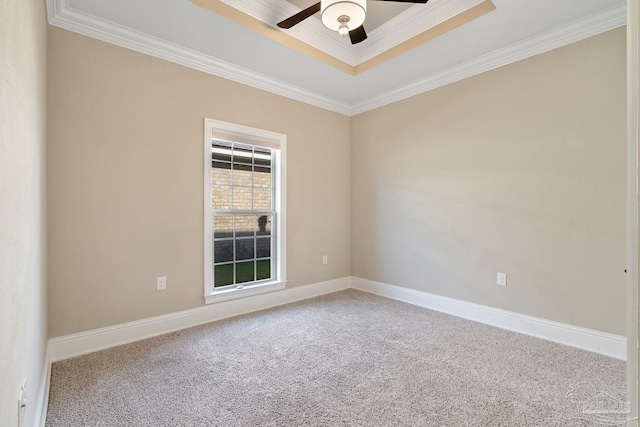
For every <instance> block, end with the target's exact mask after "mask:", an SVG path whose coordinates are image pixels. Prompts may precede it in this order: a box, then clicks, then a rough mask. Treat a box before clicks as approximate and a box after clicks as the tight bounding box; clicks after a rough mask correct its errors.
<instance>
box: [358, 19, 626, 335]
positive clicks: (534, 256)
mask: <svg viewBox="0 0 640 427" xmlns="http://www.w3.org/2000/svg"><path fill="white" fill-rule="evenodd" d="M625 55H626V51H625V30H624V28H621V29H618V30H614V31H610V32H607V33H605V34H602V35H599V36H596V37H593V38H590V39H587V40H584V41H581V42H579V43H575V44H572V45H570V46H567V47H564V48H561V49H557V50H554V51H551V52H548V53H545V54H542V55H539V56H536V57H533V58H530V59H527V60H524V61H521V62H518V63H515V64H512V65H509V66H506V67H503V68H500V69H497V70H494V71H491V72H488V73H484V74H481V75H479V76H476V77H473V78H470V79H467V80H464V81H461V82H458V83H455V84H452V85H449V86H446V87H443V88H440V89H437V90H434V91H431V92H429V93H425V94H423V95H420V96H416V97H413V98H411V99H407V100H404V101H401V102H398V103H395V104H392V105H390V106H387V107H383V108H379V109H377V110H374V111H370V112H367V113H364V114H361V115H359V116H357V117H355V118H354V119H353V129H352V132H353V140H352V190H351V191H352V194H353V203H352V272H353V275H355V276H361V277H364V278H368V279H372V280H377V281H381V282H386V283H391V284H395V285H400V286H406V287H409V288H413V289H418V290H421V291H426V292H432V293H435V294H438V295H444V296H448V297H453V298H458V299H461V300H465V301H471V302H475V303H479V304H486V305H489V306H492V307H498V308H502V309H506V310H511V311H515V312H519V313H524V314H528V315H532V316H537V317H541V318H544V319H549V320H554V321H560V322H565V323H569V324H573V325H578V326H583V327H587V328H592V329H596V330H600V331H605V332H611V333H615V334H620V335H624V334H625V275H624V273H623V271H624V269H625V214H626V207H625V202H626V84H625V83H626V81H625V75H626V59H625ZM499 271H500V272H506V273H507V274H508V286H507V287H506V288H503V287H499V286H497V285H496V273H497V272H499Z"/></svg>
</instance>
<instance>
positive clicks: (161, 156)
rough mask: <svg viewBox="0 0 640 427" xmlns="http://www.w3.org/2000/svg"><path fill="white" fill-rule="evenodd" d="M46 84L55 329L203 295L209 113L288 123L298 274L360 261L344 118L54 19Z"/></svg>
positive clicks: (55, 332) (92, 324) (272, 124)
mask: <svg viewBox="0 0 640 427" xmlns="http://www.w3.org/2000/svg"><path fill="white" fill-rule="evenodd" d="M48 84H49V104H48V107H49V120H50V127H49V160H48V168H49V171H48V179H49V191H50V197H49V205H48V208H49V217H48V218H49V263H50V271H49V286H50V292H49V328H50V336H52V337H55V336H60V335H65V334H69V333H73V332H78V331H84V330H90V329H94V328H99V327H104V326H109V325H114V324H118V323H122V322H127V321H132V320H137V319H142V318H146V317H150V316H155V315H161V314H166V313H172V312H175V311H179V310H184V309H189V308H194V307H199V306H202V305H203V218H202V215H203V213H202V212H203V177H202V173H203V171H202V163H203V162H202V155H203V154H202V143H203V142H202V135H203V126H204V124H203V119H204V118H205V117H209V118H213V119H218V120H224V121H228V122H233V123H238V124H242V125H247V126H253V127H257V128H262V129H267V130H271V131H275V132H280V133H284V134H286V135H287V136H288V141H287V144H288V153H287V156H288V165H287V173H288V183H287V198H288V205H287V215H288V223H287V233H288V239H287V252H288V259H287V265H288V279H289V285H288V286H291V287H293V286H299V285H304V284H309V283H315V282H320V281H324V280H329V279H334V278H338V277H344V276H348V275H350V274H351V259H350V254H351V248H350V239H351V230H350V172H349V168H350V120H349V118H348V117H345V116H342V115H339V114H336V113H331V112H328V111H324V110H322V109H319V108H315V107H311V106H308V105H305V104H302V103H299V102H296V101H292V100H289V99H286V98H283V97H280V96H276V95H273V94H270V93H267V92H263V91H260V90H257V89H253V88H249V87H246V86H243V85H240V84H237V83H233V82H230V81H228V80H224V79H221V78H217V77H214V76H211V75H208V74H205V73H201V72H198V71H194V70H191V69H187V68H185V67H181V66H179V65H175V64H172V63H169V62H165V61H162V60H159V59H156V58H152V57H150V56H145V55H141V54H139V53H136V52H132V51H129V50H126V49H122V48H118V47H115V46H112V45H108V44H106V43H102V42H99V41H96V40H93V39H89V38H86V37H83V36H79V35H76V34H72V33H69V32H66V31H63V30H60V29H56V28H50V29H49V81H48ZM324 254H327V255H329V264H328V265H326V266H325V265H322V255H324ZM156 276H167V280H168V289H167V290H166V291H163V292H157V291H156V290H155V280H156Z"/></svg>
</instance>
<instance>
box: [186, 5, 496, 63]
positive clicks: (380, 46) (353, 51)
mask: <svg viewBox="0 0 640 427" xmlns="http://www.w3.org/2000/svg"><path fill="white" fill-rule="evenodd" d="M190 1H192V2H193V3H196V4H198V5H199V6H202V7H204V8H207V9H210V10H213V8H214V7H215V4H216V3H224V4H226V5H228V6H230V7H232V8H234V9H236V10H239V11H240V12H243V13H244V14H246V15H248V16H251V17H253V18H255V19H257V20H259V21H261V22H264V23H265V24H266V25H267V26H269V27H270V28H273V29H274V30H276V31H278V32H281V33H285V34H288V35H291V36H292V37H294V38H296V39H298V40H300V41H302V42H304V43H307V44H309V45H311V46H314V47H316V48H317V49H319V50H321V51H323V52H325V53H327V54H328V55H331V56H333V57H334V58H337V59H339V60H340V61H343V62H345V63H347V64H349V65H351V66H354V67H357V66H358V65H360V64H362V63H363V62H365V61H368V60H370V59H373V58H375V57H377V56H379V55H381V54H383V53H385V52H386V51H388V50H389V49H392V48H394V47H395V46H397V45H400V44H401V43H403V42H405V41H407V40H410V39H412V38H415V37H416V36H418V35H420V34H422V33H423V32H425V31H428V30H430V29H431V28H433V27H435V26H437V25H440V24H442V23H444V22H446V21H448V20H449V19H452V18H454V17H457V16H458V15H460V14H462V13H463V12H466V11H468V10H470V9H472V8H474V7H476V6H478V5H479V4H482V3H487V2H490V0H431V1H430V2H429V3H428V4H416V5H414V6H412V7H410V8H409V9H407V10H405V11H403V12H402V13H400V14H398V15H396V16H394V17H393V18H391V19H390V20H388V21H387V22H385V23H384V24H382V25H380V26H379V27H378V28H375V29H374V30H372V31H368V32H367V33H368V34H367V35H368V38H367V40H366V41H365V42H363V43H360V44H358V46H353V45H351V44H349V43H348V42H345V40H344V39H343V38H342V37H338V36H337V35H336V34H335V32H333V31H327V29H326V28H325V27H324V25H323V24H322V22H321V21H320V20H319V19H305V20H304V21H302V22H301V23H299V24H297V25H296V26H294V27H293V28H290V29H287V30H282V29H279V28H277V23H278V22H279V21H280V20H282V19H285V18H287V17H288V16H291V15H294V14H295V13H297V12H300V9H299V8H298V7H296V6H294V5H293V4H291V3H290V2H288V1H286V0H190ZM217 9H219V8H217ZM493 9H495V6H494V7H493ZM493 9H491V10H493ZM216 12H218V10H216ZM223 16H224V15H223ZM225 17H227V18H230V19H232V20H233V21H234V22H236V23H238V24H240V25H244V23H243V22H242V20H237V19H234V18H233V17H228V16H225ZM239 21H240V22H239ZM365 27H366V22H365ZM262 30H263V31H261V34H263V35H267V34H265V32H266V30H267V28H263V29H262Z"/></svg>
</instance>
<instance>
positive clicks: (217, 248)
mask: <svg viewBox="0 0 640 427" xmlns="http://www.w3.org/2000/svg"><path fill="white" fill-rule="evenodd" d="M213 252H214V254H213V262H215V263H216V264H217V263H221V262H231V261H233V240H222V241H217V242H214V243H213Z"/></svg>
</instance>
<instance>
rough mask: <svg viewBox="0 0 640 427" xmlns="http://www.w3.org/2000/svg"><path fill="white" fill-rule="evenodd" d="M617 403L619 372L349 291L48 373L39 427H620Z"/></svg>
mask: <svg viewBox="0 0 640 427" xmlns="http://www.w3.org/2000/svg"><path fill="white" fill-rule="evenodd" d="M624 393H625V363H624V362H621V361H618V360H614V359H610V358H607V357H604V356H599V355H596V354H593V353H589V352H586V351H582V350H577V349H574V348H570V347H566V346H562V345H559V344H554V343H550V342H547V341H544V340H540V339H536V338H532V337H528V336H525V335H520V334H517V333H513V332H509V331H506V330H502V329H498V328H494V327H491V326H486V325H483V324H479V323H475V322H471V321H468V320H464V319H460V318H456V317H453V316H449V315H446V314H442V313H438V312H434V311H430V310H427V309H423V308H420V307H416V306H412V305H408V304H404V303H401V302H397V301H392V300H388V299H385V298H381V297H378V296H374V295H370V294H366V293H363V292H359V291H355V290H347V291H343V292H338V293H335V294H330V295H326V296H323V297H319V298H314V299H311V300H306V301H302V302H299V303H295V304H291V305H287V306H282V307H278V308H275V309H271V310H267V311H262V312H259V313H254V314H250V315H245V316H241V317H237V318H233V319H228V320H224V321H219V322H216V323H211V324H208V325H204V326H199V327H195V328H192V329H188V330H184V331H180V332H175V333H172V334H168V335H163V336H161V337H157V338H151V339H148V340H145V341H141V342H137V343H133V344H128V345H124V346H121V347H117V348H113V349H109V350H105V351H101V352H98V353H93V354H90V355H87V356H82V357H78V358H75V359H70V360H66V361H62V362H58V363H55V364H54V365H53V367H52V376H51V388H50V394H49V410H48V414H47V426H50V427H54V426H65V427H68V426H225V427H227V426H228V427H231V426H509V427H511V426H554V425H557V426H563V427H564V426H591V425H619V424H621V420H622V419H624V418H620V417H621V415H619V414H615V413H612V412H616V411H615V410H614V411H611V410H610V409H611V408H612V407H615V405H613V406H612V404H611V403H612V402H613V403H614V404H615V403H616V402H617V403H621V402H624V401H625V398H624ZM590 399H591V400H592V401H593V399H600V400H599V401H600V402H602V401H604V402H605V403H604V406H605V409H607V410H606V411H604V412H603V411H592V410H589V408H593V406H591V407H589V406H587V405H588V403H589V402H590ZM585 402H586V403H585ZM606 402H609V403H606ZM596 403H597V402H596ZM602 405H603V404H602V403H601V404H600V406H598V408H600V409H602ZM618 406H619V405H618ZM606 423H608V424H606Z"/></svg>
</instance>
